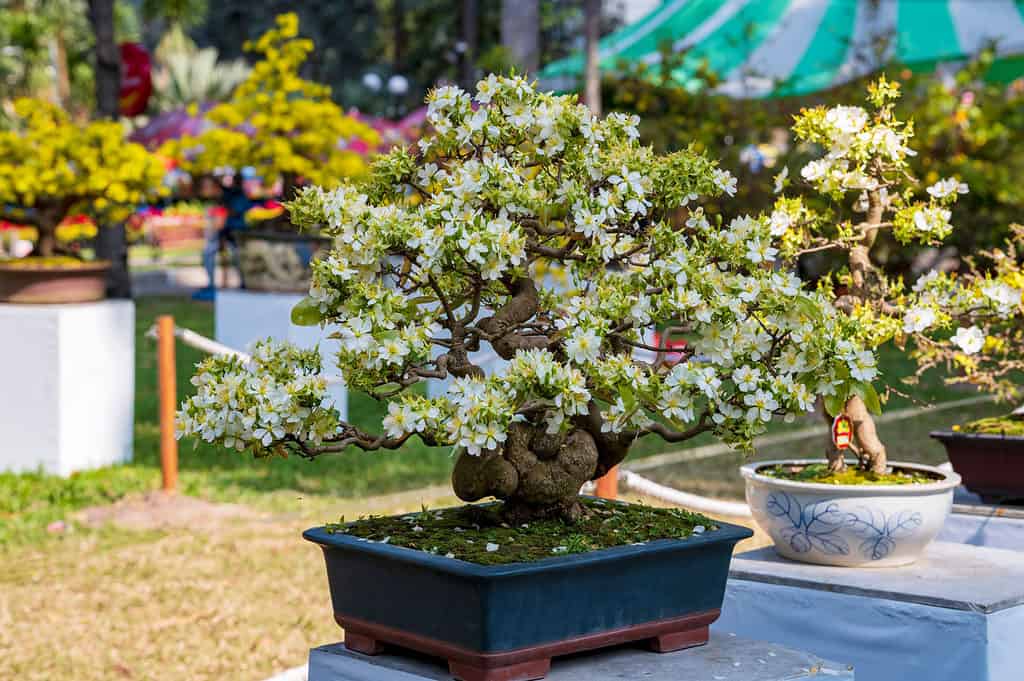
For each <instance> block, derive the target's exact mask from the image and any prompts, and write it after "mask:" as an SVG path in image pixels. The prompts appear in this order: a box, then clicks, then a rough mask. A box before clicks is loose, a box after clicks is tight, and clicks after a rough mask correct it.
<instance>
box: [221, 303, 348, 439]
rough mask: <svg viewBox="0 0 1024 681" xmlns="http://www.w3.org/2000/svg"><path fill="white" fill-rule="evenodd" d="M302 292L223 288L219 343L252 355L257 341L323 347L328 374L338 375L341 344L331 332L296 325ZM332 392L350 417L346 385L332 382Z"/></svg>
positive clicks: (344, 412)
mask: <svg viewBox="0 0 1024 681" xmlns="http://www.w3.org/2000/svg"><path fill="white" fill-rule="evenodd" d="M302 298H303V296H302V295H301V294H298V293H263V292H259V291H246V290H238V289H221V290H218V291H217V297H216V299H215V301H214V305H213V311H214V312H213V315H214V329H215V332H216V336H217V341H218V342H220V343H223V344H224V345H227V346H228V347H231V348H234V349H236V350H242V351H245V352H248V351H249V349H250V348H252V346H253V344H254V343H255V342H256V341H259V340H263V339H265V338H273V339H275V340H279V341H289V342H291V343H294V344H295V345H298V346H299V347H303V348H311V347H313V346H319V347H320V355H321V357H323V360H324V373H325V374H326V375H328V376H334V375H336V373H337V369H336V368H335V366H334V357H335V355H336V353H337V351H338V341H336V340H331V339H329V338H327V335H328V334H329V333H330V329H329V328H328V329H321V328H320V327H319V326H296V325H295V324H292V321H291V314H292V308H293V307H295V304H296V303H298V302H299V301H300V300H302ZM329 392H330V393H331V396H332V397H333V398H334V405H335V406H336V407H337V408H338V411H339V412H340V413H341V418H342V419H343V420H344V419H347V418H348V390H347V389H346V388H345V384H344V383H332V384H331V385H330V387H329Z"/></svg>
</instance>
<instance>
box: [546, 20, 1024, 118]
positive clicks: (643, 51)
mask: <svg viewBox="0 0 1024 681" xmlns="http://www.w3.org/2000/svg"><path fill="white" fill-rule="evenodd" d="M666 42H667V43H669V44H670V45H671V46H672V50H673V51H675V52H682V53H684V56H683V58H682V65H680V66H676V67H675V68H674V69H673V71H672V72H671V74H670V75H671V77H672V79H673V80H675V81H676V82H678V83H679V84H680V85H683V86H685V87H697V86H699V82H698V81H697V80H696V79H695V78H694V74H695V73H697V71H698V69H700V68H702V67H703V68H706V69H708V70H710V71H711V72H713V73H715V74H716V75H717V76H718V77H719V78H720V79H722V83H721V85H720V86H719V88H718V91H720V92H723V93H724V94H728V95H731V96H734V97H745V98H749V97H769V96H781V95H802V94H807V93H811V92H816V91H818V90H824V89H828V88H830V87H833V86H836V85H840V84H842V83H844V82H847V81H849V80H852V79H854V78H857V77H860V76H863V75H866V74H868V73H871V72H872V71H874V70H876V69H878V68H880V67H881V66H883V65H885V64H888V63H893V62H895V63H899V64H904V65H906V66H908V67H911V68H914V69H930V68H933V67H934V66H935V65H936V64H938V63H941V62H955V61H960V60H965V59H968V58H970V57H971V56H972V55H974V54H977V53H978V52H980V51H982V50H983V49H985V48H986V47H988V46H990V45H992V44H994V45H995V46H996V54H997V55H998V57H999V60H998V61H997V63H996V64H995V66H994V67H993V69H992V71H990V76H993V77H997V78H998V79H1000V80H1005V81H1009V80H1013V79H1014V78H1016V77H1019V76H1021V75H1024V56H1022V55H1024V0H664V1H663V2H662V3H661V4H660V5H659V6H658V7H656V8H655V9H654V10H652V11H651V12H650V13H649V14H648V15H647V16H645V17H644V18H642V19H640V20H639V21H637V22H636V23H634V24H630V25H629V26H625V27H623V28H621V29H619V30H618V31H615V32H614V33H611V34H609V35H607V36H605V37H604V38H603V39H602V40H601V41H600V44H599V54H600V64H601V68H602V70H615V69H616V68H617V67H618V65H619V63H620V62H622V61H624V62H627V63H630V64H637V63H646V64H647V65H648V66H649V67H650V68H651V69H652V70H653V71H654V72H655V73H660V69H659V65H660V63H661V58H662V57H661V51H660V46H661V45H662V44H664V43H666ZM583 67H584V58H583V56H582V55H581V54H574V55H572V56H570V57H567V58H565V59H561V60H559V61H556V62H552V63H551V64H548V65H547V66H546V67H545V68H544V69H543V70H542V71H541V72H540V73H539V74H538V77H539V79H540V81H541V84H542V85H543V86H545V87H549V88H553V89H557V90H569V89H574V88H575V87H576V85H577V83H578V79H579V78H580V76H581V74H582V73H583Z"/></svg>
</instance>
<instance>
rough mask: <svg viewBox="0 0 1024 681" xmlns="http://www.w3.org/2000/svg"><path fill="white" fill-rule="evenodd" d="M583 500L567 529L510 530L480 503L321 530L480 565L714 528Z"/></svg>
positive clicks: (541, 524)
mask: <svg viewBox="0 0 1024 681" xmlns="http://www.w3.org/2000/svg"><path fill="white" fill-rule="evenodd" d="M581 501H582V503H583V506H584V507H585V509H586V514H585V515H584V517H583V518H582V519H581V520H579V521H578V522H576V523H573V524H569V523H566V522H565V521H562V520H539V521H535V522H529V523H523V524H521V525H516V526H513V525H509V524H508V523H506V522H504V521H503V519H502V516H501V505H500V504H485V505H477V506H474V505H469V506H459V507H455V508H445V509H439V510H429V509H426V508H424V509H423V511H421V512H419V513H409V514H407V515H403V516H387V517H369V518H360V519H359V520H357V521H355V522H351V523H345V519H344V518H342V519H341V522H340V523H338V524H329V525H327V528H326V529H327V531H328V532H331V533H343V534H347V535H349V536H352V537H360V538H363V539H367V540H370V541H377V542H387V543H389V544H391V545H393V546H404V547H406V548H410V549H417V550H420V551H426V552H428V553H433V554H437V555H441V556H447V557H448V558H458V559H459V560H464V561H468V562H470V563H479V564H480V565H504V564H508V563H523V562H530V561H535V560H541V559H543V558H551V557H552V556H557V555H561V554H567V553H586V552H588V551H596V550H598V549H606V548H610V547H613V546H622V545H624V544H634V543H637V542H646V541H652V540H655V539H685V538H687V537H689V536H690V535H691V534H694V533H697V534H700V533H702V532H705V531H711V530H713V529H715V525H714V523H713V521H712V520H711V519H710V518H707V517H705V516H703V515H700V514H699V513H691V512H690V511H684V510H682V509H678V508H651V507H649V506H642V505H637V504H626V503H622V502H614V501H606V500H603V499H590V498H585V499H581Z"/></svg>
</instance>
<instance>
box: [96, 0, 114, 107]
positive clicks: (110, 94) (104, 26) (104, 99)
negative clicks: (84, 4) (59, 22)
mask: <svg viewBox="0 0 1024 681" xmlns="http://www.w3.org/2000/svg"><path fill="white" fill-rule="evenodd" d="M89 22H90V23H91V24H92V30H93V34H94V35H95V38H96V110H97V112H98V113H99V115H100V116H102V117H104V118H110V119H112V120H117V118H118V115H119V102H118V93H119V91H120V89H121V56H120V54H119V53H118V49H117V42H116V41H115V38H114V0H89Z"/></svg>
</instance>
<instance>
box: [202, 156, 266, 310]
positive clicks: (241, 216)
mask: <svg viewBox="0 0 1024 681" xmlns="http://www.w3.org/2000/svg"><path fill="white" fill-rule="evenodd" d="M218 184H219V185H220V191H221V197H220V203H221V205H222V206H224V208H225V210H226V211H227V217H226V218H225V220H224V226H223V227H222V228H221V229H219V230H217V233H216V234H214V235H213V236H211V237H210V238H209V239H208V240H207V242H206V246H205V247H204V248H203V267H204V268H206V275H207V276H208V277H209V282H210V283H209V285H208V286H207V287H206V288H202V289H199V290H198V291H196V292H195V293H194V294H193V295H192V297H193V298H194V299H196V300H213V298H214V296H215V295H216V290H217V289H216V286H217V283H216V280H215V276H216V269H217V254H218V253H220V250H221V249H222V248H225V247H226V248H227V249H228V250H229V251H230V253H231V260H232V262H233V263H234V264H235V268H236V269H238V270H239V273H241V268H239V267H238V244H237V242H236V240H235V235H236V234H237V233H238V232H240V231H242V230H244V229H245V227H246V225H245V213H246V211H248V210H249V209H250V208H252V207H253V205H254V204H255V203H256V202H255V201H253V200H252V199H250V198H249V196H248V195H247V194H246V193H245V179H244V177H243V176H242V172H241V171H237V172H235V174H234V176H233V177H232V178H231V182H230V184H229V183H227V182H224V180H223V179H219V180H218ZM242 287H243V288H244V287H245V282H244V281H243V282H242Z"/></svg>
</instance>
